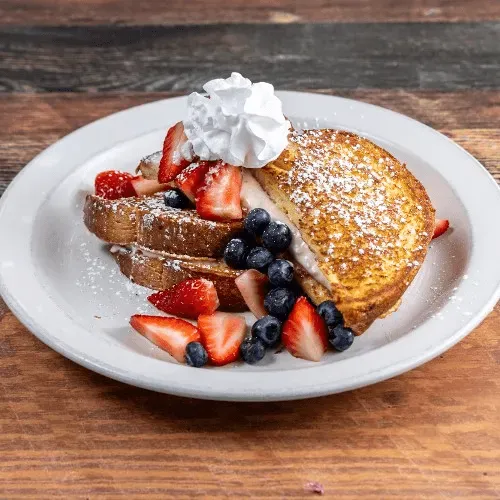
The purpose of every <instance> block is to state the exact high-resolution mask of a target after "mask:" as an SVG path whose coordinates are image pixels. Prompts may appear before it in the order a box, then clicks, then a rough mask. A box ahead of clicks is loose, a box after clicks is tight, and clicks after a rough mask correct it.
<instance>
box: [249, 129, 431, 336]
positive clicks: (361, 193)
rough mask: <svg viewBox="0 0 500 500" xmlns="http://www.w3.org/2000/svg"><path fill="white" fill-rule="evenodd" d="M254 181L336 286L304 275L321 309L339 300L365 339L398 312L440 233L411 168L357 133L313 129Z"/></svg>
mask: <svg viewBox="0 0 500 500" xmlns="http://www.w3.org/2000/svg"><path fill="white" fill-rule="evenodd" d="M254 175H255V177H256V178H257V180H258V181H259V182H260V184H261V185H262V187H263V188H264V190H265V191H266V192H267V193H268V195H269V196H270V197H271V199H272V200H273V201H274V202H275V203H276V204H277V206H278V207H279V208H280V209H281V210H282V211H283V212H285V213H286V214H287V215H288V217H289V218H290V220H291V221H292V222H293V223H294V224H295V225H296V226H297V228H298V229H299V230H300V232H301V235H302V237H303V239H304V241H305V242H306V243H307V245H308V246H309V248H310V249H311V250H312V251H313V252H314V253H315V255H316V258H317V262H318V266H319V268H320V269H321V271H322V273H323V274H324V275H325V277H326V279H327V281H328V282H329V284H330V288H331V291H330V290H328V289H327V288H326V287H324V286H323V285H321V284H320V283H318V282H317V281H316V280H314V279H313V278H312V277H311V276H310V275H309V274H308V273H307V272H306V271H305V270H304V269H299V270H298V272H297V276H298V279H299V281H300V282H301V285H302V287H303V288H304V290H305V291H306V292H307V293H308V294H309V295H310V297H311V298H312V299H313V301H314V302H315V303H316V304H319V303H320V302H322V301H323V300H327V299H330V300H333V301H334V302H335V303H336V304H337V306H338V308H339V309H340V311H341V312H342V314H343V316H344V320H345V323H346V325H347V326H349V327H351V328H352V329H353V330H354V331H355V332H356V333H357V334H360V333H363V332H364V331H365V330H366V329H367V328H368V327H369V326H370V324H371V323H372V322H373V321H374V320H375V319H377V318H378V317H380V316H383V315H384V314H386V313H387V312H388V311H390V310H391V309H392V308H393V307H395V306H396V305H397V302H398V300H399V299H400V297H401V295H402V294H403V293H404V291H405V290H406V288H407V287H408V285H409V284H410V283H411V281H412V280H413V278H414V277H415V275H416V273H417V271H418V269H419V268H420V265H421V264H422V262H423V260H424V257H425V255H426V253H427V248H428V245H429V243H430V240H431V238H432V233H433V229H434V209H433V207H432V205H431V202H430V200H429V197H428V196H427V193H426V191H425V189H424V188H423V186H422V185H421V184H420V182H419V181H418V180H417V179H416V178H415V177H414V176H413V175H412V174H411V173H410V172H409V171H408V170H407V169H406V168H405V166H404V165H403V164H401V163H400V162H399V161H398V160H396V158H394V157H393V156H392V155H390V154H389V153H388V152H387V151H385V150H384V149H382V148H380V147H379V146H377V145H375V144H374V143H372V142H370V141H368V140H366V139H363V138H361V137H359V136H357V135H355V134H352V133H348V132H342V131H335V130H308V131H304V132H303V133H300V134H295V135H294V137H293V138H292V140H291V142H290V145H289V147H288V148H287V150H285V151H284V152H283V154H282V155H281V156H280V157H279V158H278V159H277V160H276V161H274V162H271V163H270V164H268V165H267V166H266V167H264V168H262V169H258V170H257V171H256V172H255V174H254Z"/></svg>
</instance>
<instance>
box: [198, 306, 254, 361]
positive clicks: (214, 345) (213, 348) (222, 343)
mask: <svg viewBox="0 0 500 500" xmlns="http://www.w3.org/2000/svg"><path fill="white" fill-rule="evenodd" d="M198 328H199V330H200V335H201V338H202V342H203V344H204V346H205V349H206V350H207V353H208V357H209V359H210V360H211V361H212V363H213V364H214V365H217V366H222V365H227V364H228V363H232V362H233V361H236V360H237V359H238V358H239V355H240V345H241V343H242V342H243V339H244V338H245V331H246V322H245V318H243V317H242V316H236V315H234V314H231V313H223V312H216V313H214V314H211V315H206V314H202V315H201V316H199V317H198Z"/></svg>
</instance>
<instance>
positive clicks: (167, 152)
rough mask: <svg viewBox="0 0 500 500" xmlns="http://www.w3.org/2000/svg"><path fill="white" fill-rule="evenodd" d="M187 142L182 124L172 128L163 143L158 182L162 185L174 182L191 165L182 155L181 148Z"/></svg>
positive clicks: (179, 123)
mask: <svg viewBox="0 0 500 500" xmlns="http://www.w3.org/2000/svg"><path fill="white" fill-rule="evenodd" d="M186 141H187V137H186V134H185V133H184V125H183V124H182V122H177V123H176V124H175V125H174V126H173V127H170V129H169V130H168V132H167V136H166V137H165V141H164V142H163V155H162V157H161V160H160V166H159V168H158V181H159V182H161V183H162V184H165V183H167V182H170V181H172V180H174V179H175V177H176V176H177V175H178V174H180V173H181V172H182V170H183V169H184V168H186V167H187V166H188V165H189V164H190V163H191V162H190V161H188V160H185V159H184V158H183V157H182V156H181V154H180V148H181V146H182V145H183V144H184V143H185V142H186Z"/></svg>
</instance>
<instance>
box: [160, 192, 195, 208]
mask: <svg viewBox="0 0 500 500" xmlns="http://www.w3.org/2000/svg"><path fill="white" fill-rule="evenodd" d="M163 200H164V201H165V205H166V206H167V207H170V208H187V207H189V205H190V204H191V203H190V201H189V199H188V198H187V197H186V195H185V194H184V193H183V192H182V191H180V190H179V189H169V190H168V191H165V194H164V195H163Z"/></svg>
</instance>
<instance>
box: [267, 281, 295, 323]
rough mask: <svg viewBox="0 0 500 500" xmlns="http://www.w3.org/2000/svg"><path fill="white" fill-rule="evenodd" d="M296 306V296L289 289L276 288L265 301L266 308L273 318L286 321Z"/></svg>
mask: <svg viewBox="0 0 500 500" xmlns="http://www.w3.org/2000/svg"><path fill="white" fill-rule="evenodd" d="M294 304H295V294H294V293H293V292H292V291H291V290H289V289H288V288H274V289H273V290H271V291H270V292H269V293H268V294H267V295H266V298H265V299H264V307H265V308H266V310H267V312H268V313H269V314H270V315H271V316H276V318H278V319H281V320H283V319H286V317H287V316H288V315H289V314H290V311H291V310H292V308H293V305H294Z"/></svg>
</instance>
